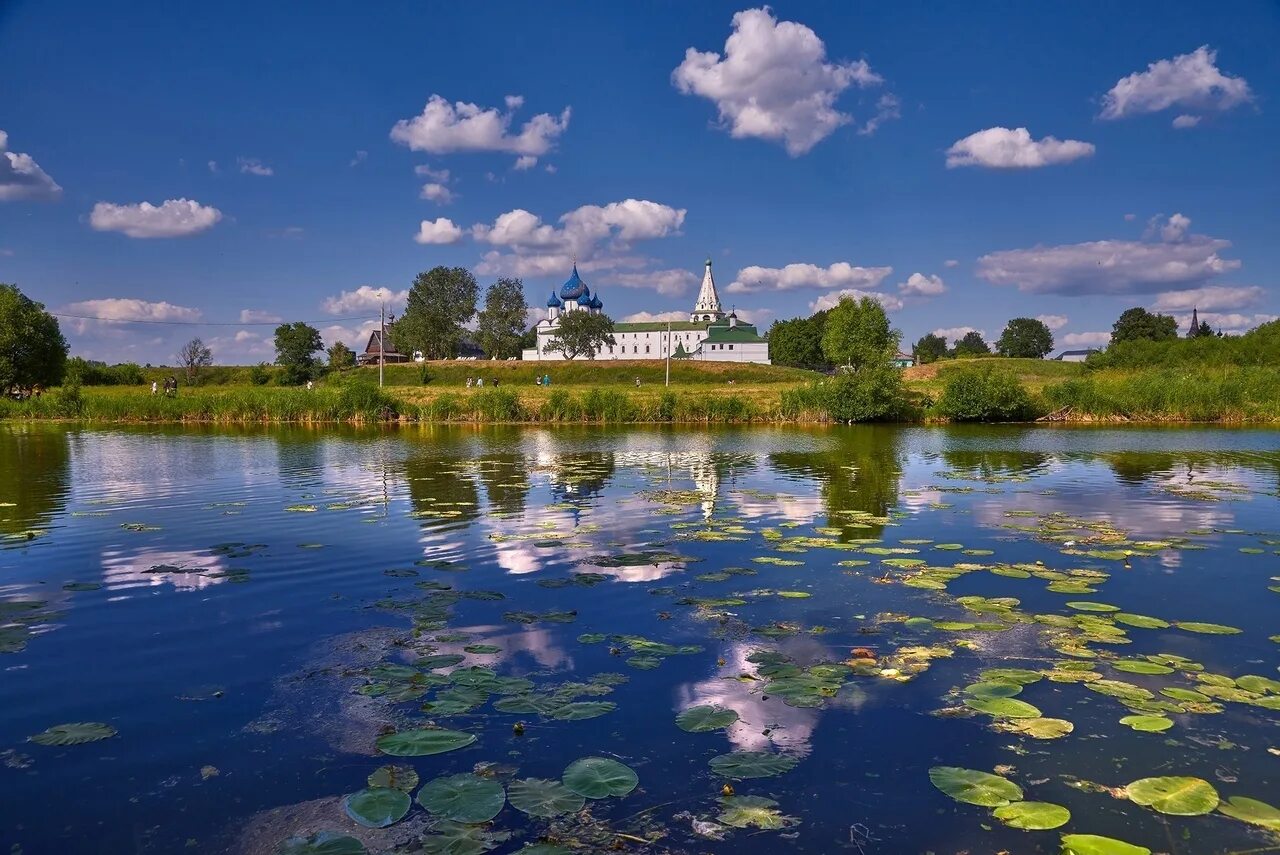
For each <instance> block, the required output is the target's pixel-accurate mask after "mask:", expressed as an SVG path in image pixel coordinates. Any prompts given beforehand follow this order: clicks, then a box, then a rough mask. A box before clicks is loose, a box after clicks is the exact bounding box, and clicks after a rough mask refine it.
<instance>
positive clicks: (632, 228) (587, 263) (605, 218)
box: [471, 199, 686, 287]
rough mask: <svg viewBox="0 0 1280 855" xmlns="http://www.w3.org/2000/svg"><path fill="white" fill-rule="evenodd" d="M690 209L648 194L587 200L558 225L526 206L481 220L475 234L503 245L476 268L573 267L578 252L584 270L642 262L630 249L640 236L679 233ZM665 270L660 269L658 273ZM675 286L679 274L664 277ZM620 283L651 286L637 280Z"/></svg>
mask: <svg viewBox="0 0 1280 855" xmlns="http://www.w3.org/2000/svg"><path fill="white" fill-rule="evenodd" d="M685 214H686V211H685V209H683V208H672V207H670V206H668V205H663V204H660V203H658V202H650V201H647V200H643V199H626V200H623V201H621V202H610V203H609V204H607V205H583V206H582V207H580V208H575V209H574V210H572V211H569V212H568V213H566V214H564V215H563V216H561V217H560V219H559V221H558V222H559V225H558V226H557V225H552V224H550V223H545V222H543V221H542V219H541V218H540V217H538V216H537V215H536V214H533V213H530V212H529V211H526V210H524V209H521V208H516V209H515V210H511V211H507V212H506V213H504V214H500V215H499V216H498V217H497V218H496V219H495V220H494V221H493V223H492V224H486V223H477V224H476V225H473V226H472V227H471V235H472V237H473V238H475V240H476V241H477V242H479V243H486V244H489V245H491V246H495V247H500V248H501V249H497V250H493V251H491V252H488V253H485V256H484V259H483V261H481V263H480V264H479V265H478V266H477V267H476V272H477V273H480V274H483V275H492V274H496V275H513V276H545V275H549V274H559V273H564V272H566V271H568V269H569V266H570V264H572V262H573V259H574V258H575V257H576V258H577V260H578V264H579V267H580V269H581V270H583V271H587V270H611V269H615V268H618V267H630V268H633V269H634V268H642V267H645V266H647V265H648V261H647V260H646V259H643V258H637V257H635V256H630V255H627V252H628V250H629V249H630V247H631V245H632V244H633V243H634V242H635V241H639V240H654V239H657V238H664V237H669V236H671V235H675V234H678V233H679V231H680V227H681V226H682V225H683V224H684V218H685ZM653 275H657V276H661V274H653ZM664 281H666V282H667V283H668V285H669V286H670V284H671V283H672V282H674V281H675V280H672V279H669V278H668V279H665V280H664ZM619 284H624V285H629V286H630V285H634V287H646V286H645V285H641V284H638V283H635V282H620V283H619Z"/></svg>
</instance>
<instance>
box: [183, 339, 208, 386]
mask: <svg viewBox="0 0 1280 855" xmlns="http://www.w3.org/2000/svg"><path fill="white" fill-rule="evenodd" d="M178 364H179V365H181V366H182V368H183V370H185V371H186V372H187V382H188V383H190V384H192V385H195V383H196V381H197V380H199V379H200V369H201V368H208V367H209V366H210V365H212V364H213V351H212V350H210V349H209V346H208V345H206V344H205V343H204V341H203V340H201V339H198V338H193V339H191V341H189V342H187V343H186V344H184V345H183V346H182V348H181V349H180V350H179V351H178Z"/></svg>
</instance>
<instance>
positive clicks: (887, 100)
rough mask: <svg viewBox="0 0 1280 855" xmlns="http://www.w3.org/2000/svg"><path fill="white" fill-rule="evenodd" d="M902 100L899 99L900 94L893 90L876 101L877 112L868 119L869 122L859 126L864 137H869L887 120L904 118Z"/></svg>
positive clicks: (859, 130) (859, 131)
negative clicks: (895, 93) (894, 92)
mask: <svg viewBox="0 0 1280 855" xmlns="http://www.w3.org/2000/svg"><path fill="white" fill-rule="evenodd" d="M901 108H902V102H901V101H899V100H898V96H897V95H894V94H893V93H891V92H886V93H884V94H883V95H881V96H880V98H879V99H878V100H877V101H876V114H875V115H874V116H872V117H871V118H870V119H868V120H867V123H866V124H865V125H863V126H862V127H860V128H858V133H859V134H861V135H862V136H864V137H869V136H871V135H872V134H874V133H875V132H876V131H878V130H880V126H881V125H883V124H884V123H885V122H890V121H893V120H894V119H901V118H902V109H901Z"/></svg>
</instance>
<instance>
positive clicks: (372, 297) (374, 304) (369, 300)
mask: <svg viewBox="0 0 1280 855" xmlns="http://www.w3.org/2000/svg"><path fill="white" fill-rule="evenodd" d="M407 299H409V290H408V289H407V288H406V289H405V290H403V291H392V290H391V289H390V288H385V287H383V288H374V287H373V286H372V285H361V286H360V287H359V288H357V289H356V290H354V291H343V292H342V293H341V294H339V295H338V296H336V297H326V298H325V300H324V302H323V303H321V304H320V308H322V309H324V310H325V311H326V312H328V313H329V314H331V315H349V314H352V313H353V312H356V313H359V312H376V311H377V310H378V309H379V308H380V307H381V306H382V305H383V304H384V303H385V304H386V305H387V307H388V308H391V307H394V306H399V305H400V304H402V303H404V301H405V300H407Z"/></svg>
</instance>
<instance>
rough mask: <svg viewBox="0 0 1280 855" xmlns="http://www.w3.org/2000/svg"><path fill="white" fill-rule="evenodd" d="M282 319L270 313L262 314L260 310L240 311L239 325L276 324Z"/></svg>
mask: <svg viewBox="0 0 1280 855" xmlns="http://www.w3.org/2000/svg"><path fill="white" fill-rule="evenodd" d="M282 320H284V318H282V317H280V316H279V315H277V314H273V313H271V312H264V311H262V310H261V309H241V310H240V323H242V324H278V323H280V322H281V321H282Z"/></svg>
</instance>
